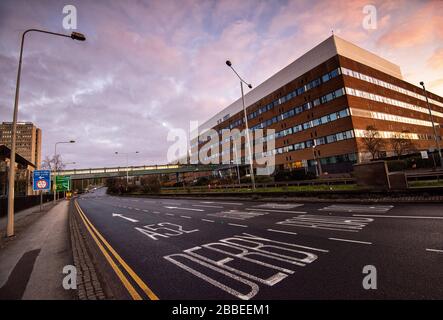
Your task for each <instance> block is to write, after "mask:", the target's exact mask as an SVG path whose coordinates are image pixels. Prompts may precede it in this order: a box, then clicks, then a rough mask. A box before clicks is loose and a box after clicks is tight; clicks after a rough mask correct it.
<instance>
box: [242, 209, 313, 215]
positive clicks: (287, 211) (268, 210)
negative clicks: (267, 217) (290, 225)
mask: <svg viewBox="0 0 443 320" xmlns="http://www.w3.org/2000/svg"><path fill="white" fill-rule="evenodd" d="M246 210H252V211H265V212H286V213H299V214H304V213H307V212H306V211H289V210H273V209H272V210H270V209H257V208H246Z"/></svg>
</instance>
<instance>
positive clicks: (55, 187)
mask: <svg viewBox="0 0 443 320" xmlns="http://www.w3.org/2000/svg"><path fill="white" fill-rule="evenodd" d="M61 143H75V140H69V141H59V142H56V143H55V145H54V183H53V184H52V186H53V188H54V204H55V202H56V201H57V185H56V183H55V181H56V176H57V172H58V168H57V165H56V163H55V159H56V157H57V145H58V144H61Z"/></svg>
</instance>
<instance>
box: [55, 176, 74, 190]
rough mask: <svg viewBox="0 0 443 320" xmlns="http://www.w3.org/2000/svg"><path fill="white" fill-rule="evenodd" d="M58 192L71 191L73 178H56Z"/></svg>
mask: <svg viewBox="0 0 443 320" xmlns="http://www.w3.org/2000/svg"><path fill="white" fill-rule="evenodd" d="M55 184H56V191H69V190H71V177H70V176H55Z"/></svg>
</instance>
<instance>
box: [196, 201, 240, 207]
mask: <svg viewBox="0 0 443 320" xmlns="http://www.w3.org/2000/svg"><path fill="white" fill-rule="evenodd" d="M200 203H208V204H211V203H215V204H227V205H231V206H242V205H243V203H239V202H218V201H216V202H215V201H200Z"/></svg>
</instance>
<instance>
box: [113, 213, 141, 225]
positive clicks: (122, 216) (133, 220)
mask: <svg viewBox="0 0 443 320" xmlns="http://www.w3.org/2000/svg"><path fill="white" fill-rule="evenodd" d="M112 216H113V217H120V218H122V219H125V220H128V221H131V222H134V223H135V222H138V220H135V219H132V218H128V217H125V216H124V215H122V214H117V213H113V214H112Z"/></svg>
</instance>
